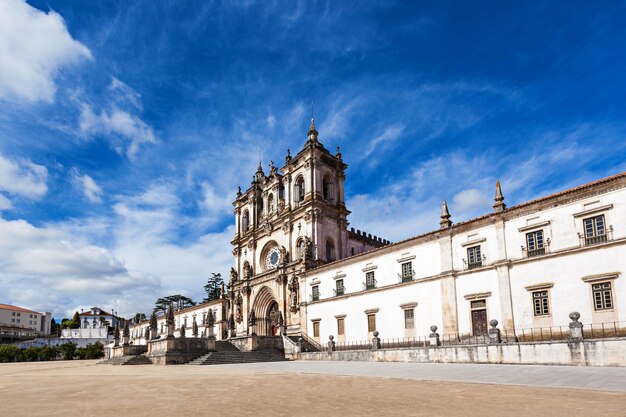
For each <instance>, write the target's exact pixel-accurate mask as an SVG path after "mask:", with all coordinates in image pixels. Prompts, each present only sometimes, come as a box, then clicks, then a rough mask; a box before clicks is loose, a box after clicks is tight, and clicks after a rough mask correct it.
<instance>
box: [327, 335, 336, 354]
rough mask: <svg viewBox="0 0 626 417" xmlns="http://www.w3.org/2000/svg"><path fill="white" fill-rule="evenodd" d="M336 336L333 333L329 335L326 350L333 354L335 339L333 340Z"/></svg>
mask: <svg viewBox="0 0 626 417" xmlns="http://www.w3.org/2000/svg"><path fill="white" fill-rule="evenodd" d="M334 338H335V336H333V335H332V334H331V335H330V336H328V346H327V348H326V351H327V352H328V353H329V354H331V353H333V352H334V351H335V341H334V340H333V339H334Z"/></svg>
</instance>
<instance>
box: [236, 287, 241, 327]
mask: <svg viewBox="0 0 626 417" xmlns="http://www.w3.org/2000/svg"><path fill="white" fill-rule="evenodd" d="M242 304H243V297H242V296H241V293H239V294H237V299H236V300H235V320H236V321H237V323H241V321H242V320H243V313H242V311H241V307H242Z"/></svg>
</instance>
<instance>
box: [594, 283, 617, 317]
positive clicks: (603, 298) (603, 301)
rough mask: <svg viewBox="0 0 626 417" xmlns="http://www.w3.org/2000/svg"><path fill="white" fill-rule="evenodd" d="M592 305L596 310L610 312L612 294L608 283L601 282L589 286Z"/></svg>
mask: <svg viewBox="0 0 626 417" xmlns="http://www.w3.org/2000/svg"><path fill="white" fill-rule="evenodd" d="M591 289H592V291H593V304H594V308H595V309H596V310H610V309H612V308H613V293H612V292H611V283H610V282H601V283H599V284H593V285H592V286H591Z"/></svg>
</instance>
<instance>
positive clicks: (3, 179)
mask: <svg viewBox="0 0 626 417" xmlns="http://www.w3.org/2000/svg"><path fill="white" fill-rule="evenodd" d="M47 178H48V170H47V169H46V167H44V166H42V165H37V164H35V163H33V162H31V161H29V160H24V159H16V160H11V159H8V158H5V157H3V156H2V155H0V210H8V209H11V208H12V207H13V204H12V203H11V201H10V200H9V199H8V197H7V196H6V195H2V192H4V193H6V194H10V195H13V196H16V197H23V198H27V199H29V200H38V199H39V198H41V197H43V196H44V195H45V194H46V192H47V190H48V187H47V185H46V180H47Z"/></svg>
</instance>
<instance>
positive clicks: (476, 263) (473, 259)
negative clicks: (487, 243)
mask: <svg viewBox="0 0 626 417" xmlns="http://www.w3.org/2000/svg"><path fill="white" fill-rule="evenodd" d="M481 266H483V259H482V257H481V256H480V245H479V246H472V247H471V248H467V269H473V268H479V267H481Z"/></svg>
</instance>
